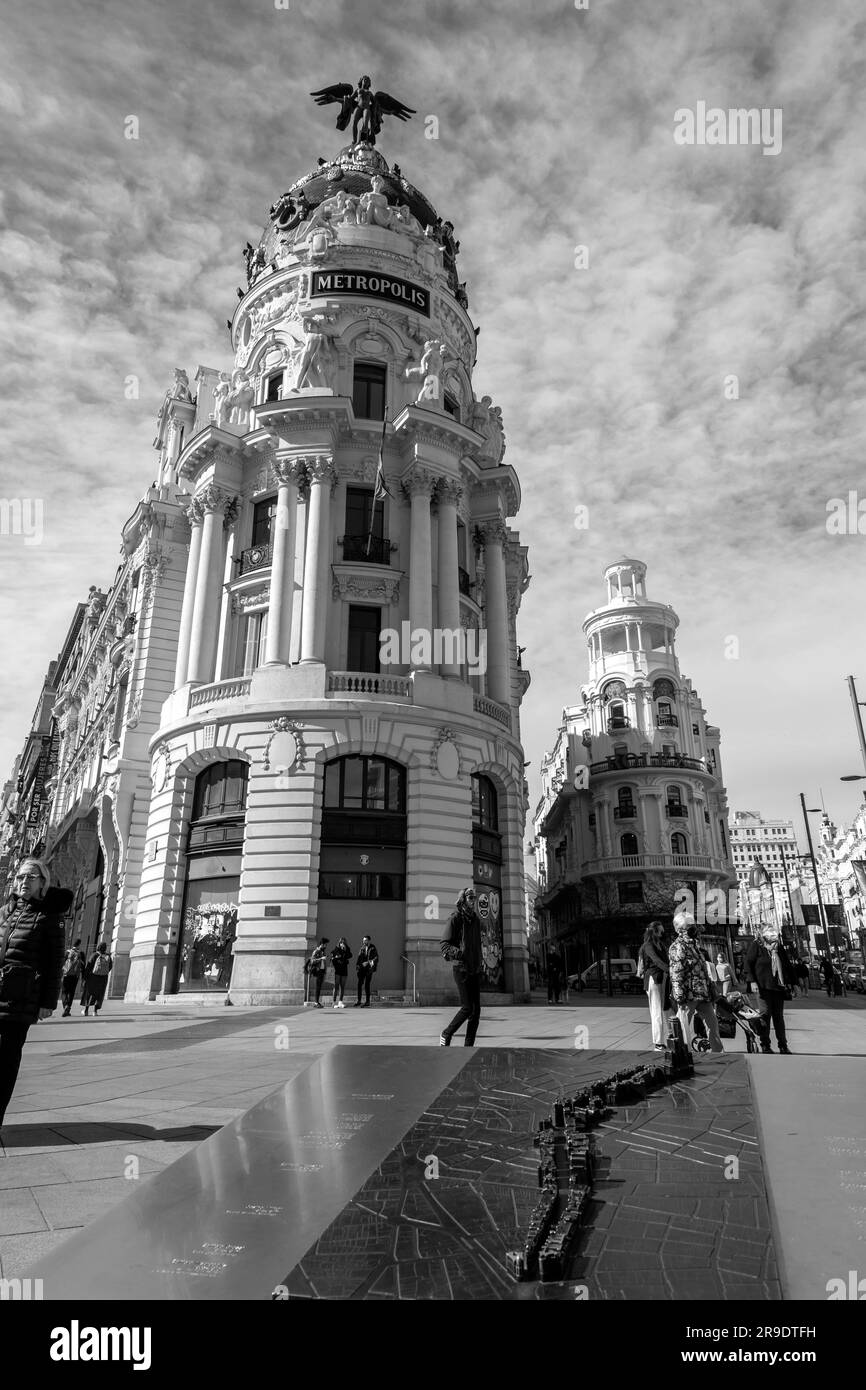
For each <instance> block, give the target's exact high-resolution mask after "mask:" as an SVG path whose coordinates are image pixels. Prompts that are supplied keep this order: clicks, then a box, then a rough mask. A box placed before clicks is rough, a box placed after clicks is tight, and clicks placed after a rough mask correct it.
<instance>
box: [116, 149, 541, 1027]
mask: <svg viewBox="0 0 866 1390" xmlns="http://www.w3.org/2000/svg"><path fill="white" fill-rule="evenodd" d="M457 250H458V245H457V243H456V242H455V241H454V236H453V228H452V227H451V224H450V223H443V222H442V221H441V220H440V219H439V217H438V216H437V214H436V212H435V210H434V209H433V207H432V206H431V205H430V203H429V202H428V201H427V199H426V198H425V197H424V196H423V194H421V193H420V192H419V191H418V190H417V189H415V188H414V187H413V186H412V185H411V184H410V183H409V182H408V181H407V180H406V179H405V178H404V177H403V175H402V174H401V173H400V171H399V170H398V169H397V168H396V166H395V167H393V168H392V167H390V166H389V164H388V163H387V161H386V160H385V159H384V158H383V156H382V155H381V153H380V152H379V151H378V150H377V149H375V148H373V147H372V146H370V145H366V144H361V145H354V146H350V147H348V148H346V149H344V150H343V151H342V152H341V153H340V154H339V155H338V156H337V157H336V158H335V159H334V160H332V161H331V162H330V163H325V164H320V166H319V167H318V168H317V169H315V170H314V171H313V172H312V173H310V174H309V175H307V176H306V177H305V178H302V179H300V180H299V181H298V182H297V183H296V184H295V185H294V186H293V187H292V189H290V190H289V192H288V193H286V194H283V195H282V196H281V197H280V198H279V199H278V200H277V202H276V203H275V204H274V206H273V208H272V209H271V219H270V223H269V225H268V227H267V229H266V231H265V233H264V236H263V237H262V240H261V243H260V244H259V246H258V247H255V248H254V247H252V246H250V245H248V247H247V277H248V282H249V283H248V288H247V289H246V291H245V292H243V293H242V297H240V299H239V302H238V304H237V307H236V310H235V313H234V317H233V319H232V320H231V325H230V326H231V337H232V345H233V349H234V365H233V369H232V370H231V371H230V372H221V371H218V370H215V369H212V368H204V367H203V368H200V369H199V371H198V373H197V376H196V390H197V395H196V399H195V402H194V408H193V406H190V408H189V414H190V421H189V422H188V425H187V428H186V430H185V431H181V430H176V431H175V432H174V433H173V434H172V436H171V442H170V445H169V447H168V448H167V450H166V451H165V454H164V471H163V477H162V480H161V482H162V485H163V486H164V487H165V488H166V489H168V490H169V491H170V492H171V493H172V495H177V491H178V490H179V492H180V494H181V495H180V496H179V502H180V504H181V506H182V508H183V511H184V513H185V516H186V524H187V528H188V559H187V563H186V570H185V577H183V592H182V599H181V601H180V611H179V617H178V625H179V626H178V643H177V658H176V668H175V674H174V688H173V692H172V694H171V695H170V696H169V698H168V699H167V700H166V701H165V703H164V705H163V707H162V714H161V718H160V722H159V728H158V730H157V732H156V734H155V735H154V737H153V739H152V741H151V744H150V750H151V777H152V786H153V790H152V796H151V801H150V809H149V817H148V824H147V832H146V842H145V846H144V857H143V867H142V873H141V886H140V895H139V901H138V909H137V915H136V922H135V932H134V940H133V943H132V946H131V951H130V961H129V977H128V985H127V991H126V998H127V999H130V1000H147V999H155V998H159V997H162V996H167V995H171V994H173V993H176V992H183V993H187V994H189V995H190V996H198V997H199V998H204V999H207V998H213V999H214V1000H216V999H217V998H218V997H219V996H220V995H225V994H226V993H229V995H230V998H231V1000H232V1002H234V1003H238V1004H248V1003H274V1004H276V1003H298V1002H300V1000H301V999H302V998H303V995H304V962H305V959H306V958H307V957H308V955H309V953H310V950H311V947H312V944H313V942H314V941H315V940H316V939H317V938H318V937H320V936H323V935H324V936H327V937H329V938H330V941H331V944H332V945H333V944H334V943H335V942H336V939H337V938H338V937H339V936H341V935H345V936H346V937H347V939H348V941H349V944H350V946H351V948H352V951H353V952H354V954H355V955H356V956H357V952H358V949H359V948H360V945H361V939H362V937H363V935H364V934H365V933H368V934H369V935H371V936H372V938H373V940H374V942H375V944H376V946H377V947H378V950H379V955H380V966H379V971H378V974H377V977H376V980H375V987H377V988H378V990H379V993H380V995H382V996H383V997H386V998H387V997H389V996H390V997H393V998H400V997H411V993H412V990H413V987H414V988H415V989H416V991H417V995H418V998H419V1000H420V1002H422V1003H442V1002H449V1001H450V1000H452V999H453V998H456V990H455V987H454V983H453V978H452V973H451V969H450V967H449V966H448V965H447V964H446V963H445V962H444V961H443V960H442V958H441V954H440V951H439V940H440V938H441V936H442V934H443V928H444V924H445V922H446V920H447V917H448V914H449V913H450V911H451V909H452V907H453V904H454V901H455V899H456V897H457V894H458V893H459V891H460V890H461V889H462V888H463V887H465V886H466V885H467V884H469V883H474V884H475V886H476V889H477V891H478V893H479V901H480V903H481V905H482V918H483V928H484V968H485V978H484V988H485V989H487V990H490V991H495V992H496V993H497V995H498V996H499V997H500V999H502V1000H503V1001H504V1000H506V999H508V998H509V997H510V998H512V999H513V1000H515V1001H518V1000H522V999H524V998H527V997H528V993H527V991H528V978H527V962H526V940H525V931H524V901H523V843H522V842H523V831H524V822H525V811H526V784H525V781H524V758H523V751H522V748H521V741H520V723H519V712H520V703H521V700H522V697H523V694H524V692H525V689H526V687H527V685H528V683H529V676H528V673H527V672H526V671H525V670H523V669H522V667H521V664H520V660H519V653H518V649H517V641H516V630H515V622H516V616H517V611H518V607H519V604H520V597H521V594H522V592H523V591H524V589H525V588H526V585H527V582H528V566H527V556H526V549H525V547H523V546H521V544H520V540H519V536H518V535H517V533H516V532H515V531H514V530H513V529H512V528H511V526H510V525H509V518H510V517H512V516H513V515H514V514H515V513H516V512H517V510H518V507H519V503H520V488H519V484H518V480H517V476H516V474H515V472H514V470H513V468H512V467H510V466H509V465H508V464H507V463H505V462H504V461H503V453H504V447H505V442H504V437H503V433H502V422H501V416H500V412H499V411H498V409H497V408H495V407H494V406H493V405H492V404H491V402H490V399H489V397H483V398H482V399H481V400H480V401H479V400H477V399H476V397H475V395H474V393H473V387H472V372H473V368H474V364H475V356H476V331H475V328H474V326H473V324H472V321H471V319H470V317H469V314H468V300H467V296H466V290H465V287H464V286H463V285H462V284H460V283H459V281H458V277H457V269H456V259H455V258H456V255H457ZM240 293H241V292H239V294H240ZM190 424H191V425H192V426H193V428H192V429H190V427H189V426H190ZM383 634H391V641H390V645H389V646H388V648H387V656H388V660H387V662H386V661H384V660H383V658H382V653H383V652H384V651H386V647H385V644H384V642H383ZM395 656H396V657H398V658H399V659H397V660H395V659H394V658H395ZM350 969H351V967H350ZM351 979H352V975H351V974H350V980H351Z"/></svg>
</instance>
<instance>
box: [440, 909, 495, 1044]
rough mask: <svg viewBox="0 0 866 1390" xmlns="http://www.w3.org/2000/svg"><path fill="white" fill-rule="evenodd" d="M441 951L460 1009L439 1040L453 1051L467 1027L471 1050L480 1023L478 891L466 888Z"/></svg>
mask: <svg viewBox="0 0 866 1390" xmlns="http://www.w3.org/2000/svg"><path fill="white" fill-rule="evenodd" d="M439 949H440V950H441V952H442V954H443V956H444V957H445V959H446V960H447V961H450V962H451V964H452V967H453V970H454V982H455V984H456V985H457V990H458V993H459V995H460V1008H459V1010H458V1011H457V1013H456V1014H455V1015H454V1017H453V1018H452V1020H451V1022H450V1023H449V1024H448V1027H447V1028H443V1030H442V1033H441V1034H440V1037H439V1046H440V1047H450V1045H451V1039H452V1037H453V1036H454V1034H455V1033H456V1032H457V1029H458V1028H460V1027H462V1025H463V1024H464V1023H465V1024H466V1046H467V1047H472V1046H473V1044H474V1042H475V1034H476V1033H477V1032H478V1024H479V1022H480V1019H481V978H482V974H483V970H484V961H483V958H482V955H481V918H480V917H479V916H478V913H477V912H476V911H475V889H474V888H464V889H463V891H462V893H461V894H460V897H459V898H458V899H457V906H456V907H455V908H454V911H453V912H452V913H451V916H450V917H449V919H448V934H447V935H446V936H445V937H444V938H443V939H442V941H441V942H440V943H439Z"/></svg>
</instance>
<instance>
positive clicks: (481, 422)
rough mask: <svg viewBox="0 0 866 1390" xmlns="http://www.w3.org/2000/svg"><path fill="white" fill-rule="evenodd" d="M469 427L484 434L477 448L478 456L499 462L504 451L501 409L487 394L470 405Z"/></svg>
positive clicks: (492, 461)
mask: <svg viewBox="0 0 866 1390" xmlns="http://www.w3.org/2000/svg"><path fill="white" fill-rule="evenodd" d="M471 427H472V429H474V430H475V431H476V433H477V434H480V435H483V436H484V444H483V445H482V446H481V449H480V450H479V458H481V459H485V460H489V461H490V462H491V463H499V461H500V459H501V458H502V455H503V454H504V452H505V431H504V429H503V426H502V411H501V410H500V408H499V406H495V405H493V403H492V401H491V399H490V397H489V396H484V397H482V399H481V400H480V401H476V402H475V404H474V405H473V407H472V421H471Z"/></svg>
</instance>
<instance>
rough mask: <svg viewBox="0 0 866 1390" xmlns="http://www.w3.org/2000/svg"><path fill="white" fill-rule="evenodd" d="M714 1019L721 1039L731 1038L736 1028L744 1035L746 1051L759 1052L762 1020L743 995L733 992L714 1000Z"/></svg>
mask: <svg viewBox="0 0 866 1390" xmlns="http://www.w3.org/2000/svg"><path fill="white" fill-rule="evenodd" d="M716 1017H717V1018H718V1020H719V1032H720V1033H721V1035H722V1037H723V1038H725V1037H727V1038H732V1037H734V1035H735V1034H736V1031H737V1029H738V1028H741V1029H742V1030H743V1032H744V1033H745V1035H746V1051H747V1052H760V1050H761V1045H762V1019H761V1014H760V1013H759V1011H758V1010H757V1009H756V1008H754V1007H753V1005H752V1004H751V1003H750V1002H749V1000H748V999H747V998H746V996H745V995H744V994H740V993H739V991H737V990H734V991H732V992H731V993H730V994H723V995H720V996H719V998H718V999H717V1000H716ZM728 1030H730V1031H728Z"/></svg>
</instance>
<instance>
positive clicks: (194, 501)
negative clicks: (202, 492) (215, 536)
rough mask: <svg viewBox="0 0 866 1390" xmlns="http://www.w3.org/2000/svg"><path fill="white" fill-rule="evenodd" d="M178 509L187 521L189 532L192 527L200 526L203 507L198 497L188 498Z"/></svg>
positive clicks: (202, 518)
mask: <svg viewBox="0 0 866 1390" xmlns="http://www.w3.org/2000/svg"><path fill="white" fill-rule="evenodd" d="M180 509H181V511H182V512H183V514H184V516H185V517H186V519H187V523H188V524H189V528H190V530H192V528H193V526H201V524H202V522H203V521H204V507H203V506H202V502H201V499H200V498H199V497H189V498H187V500H186V501H185V502H181V504H180Z"/></svg>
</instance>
